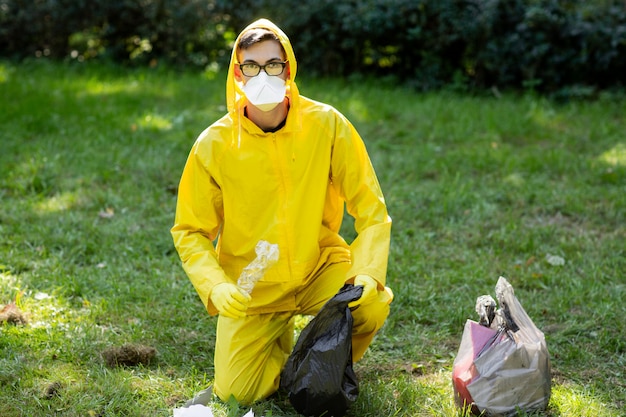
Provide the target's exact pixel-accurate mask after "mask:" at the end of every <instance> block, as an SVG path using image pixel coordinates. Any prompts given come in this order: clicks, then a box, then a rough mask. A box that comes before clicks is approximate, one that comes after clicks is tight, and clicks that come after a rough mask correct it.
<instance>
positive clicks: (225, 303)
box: [209, 282, 252, 319]
mask: <svg viewBox="0 0 626 417" xmlns="http://www.w3.org/2000/svg"><path fill="white" fill-rule="evenodd" d="M209 297H210V299H211V302H212V303H213V305H214V306H215V308H217V311H219V313H220V315H222V316H225V317H230V318H231V319H237V318H241V317H245V316H246V310H247V309H248V304H249V303H250V300H251V299H252V297H250V295H249V294H244V293H243V292H241V291H240V290H239V287H237V286H236V285H235V284H231V283H229V282H222V283H221V284H217V285H216V286H215V287H213V290H212V291H211V295H210V296H209Z"/></svg>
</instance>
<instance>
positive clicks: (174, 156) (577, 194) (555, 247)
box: [0, 62, 626, 417]
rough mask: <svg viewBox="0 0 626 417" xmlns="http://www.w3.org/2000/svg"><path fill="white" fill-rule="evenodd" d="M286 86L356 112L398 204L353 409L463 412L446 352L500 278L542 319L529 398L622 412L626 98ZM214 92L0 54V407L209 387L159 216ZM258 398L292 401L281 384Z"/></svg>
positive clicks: (177, 398)
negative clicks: (147, 350) (389, 294)
mask: <svg viewBox="0 0 626 417" xmlns="http://www.w3.org/2000/svg"><path fill="white" fill-rule="evenodd" d="M303 72H304V71H303ZM300 90H301V92H302V93H303V94H305V95H307V96H309V97H312V98H315V99H319V100H322V101H326V102H329V103H331V104H333V105H335V106H336V107H337V108H338V109H340V110H341V111H342V112H344V113H345V114H346V115H347V116H348V117H349V118H350V119H351V120H352V121H353V123H354V124H355V125H356V127H357V128H358V129H359V131H360V132H361V134H362V136H363V137H364V139H365V141H366V144H367V146H368V149H369V151H370V155H371V157H372V160H373V163H374V166H375V167H376V169H377V172H378V175H379V180H380V182H381V185H382V187H383V190H384V192H385V196H386V199H387V202H388V206H389V211H390V214H391V216H392V217H393V219H394V227H393V238H392V247H391V259H390V262H389V275H388V281H389V284H390V285H391V286H392V287H393V289H394V291H395V294H396V299H395V301H394V303H393V305H392V313H391V315H390V317H389V320H388V321H387V323H386V325H385V327H384V328H383V330H382V331H381V332H380V333H379V335H378V337H377V339H376V340H375V342H374V343H373V345H372V347H371V349H370V351H369V352H368V354H367V355H366V357H365V358H364V360H363V361H361V362H359V363H358V364H357V365H356V370H357V374H358V375H359V377H360V388H361V394H360V396H359V399H358V401H357V403H356V404H355V405H354V407H353V408H352V410H351V413H350V416H354V417H357V416H358V417H368V416H371V417H380V416H455V417H458V416H461V415H462V413H460V412H459V411H458V410H456V408H455V406H454V402H453V396H452V386H451V381H450V377H451V370H452V363H453V361H454V357H455V355H456V351H457V349H458V344H459V342H460V339H461V334H462V331H463V324H464V322H465V320H467V319H468V318H471V319H474V318H475V317H474V316H475V313H474V302H475V299H476V297H477V296H479V295H481V294H492V295H495V294H494V286H495V283H496V281H497V278H498V276H500V275H503V276H505V277H507V278H508V279H509V281H510V282H511V284H512V285H513V286H514V288H515V291H516V295H517V297H518V299H519V300H520V301H521V303H522V305H523V306H524V307H525V309H526V311H527V312H528V313H529V315H530V316H531V318H532V319H533V320H534V322H535V323H536V324H537V326H538V327H539V328H541V329H542V330H543V331H544V332H545V334H546V339H547V344H548V348H549V350H550V355H551V361H552V368H553V391H552V399H551V402H550V404H549V408H548V410H547V412H546V413H543V414H538V415H542V416H548V417H556V416H564V417H565V416H567V417H570V416H571V417H579V416H589V417H591V416H593V417H609V416H619V415H623V414H621V413H623V409H624V408H625V407H626V385H625V384H624V380H625V378H626V375H625V373H624V369H625V365H626V360H625V351H626V324H624V323H625V321H624V317H625V316H626V307H625V306H624V300H625V299H626V294H625V293H626V278H625V276H624V271H626V253H625V249H626V226H625V224H626V134H625V133H624V132H626V113H625V112H624V108H626V100H625V99H624V97H620V96H615V95H613V96H610V95H605V96H601V97H600V98H599V99H598V100H596V101H593V102H570V103H560V104H558V103H554V102H551V101H548V100H546V99H544V98H541V97H537V96H534V95H532V94H527V95H515V94H504V95H503V96H502V97H500V98H495V97H489V96H484V97H478V96H467V95H458V94H453V93H445V92H442V93H438V94H435V93H430V94H416V93H414V92H411V91H407V90H404V89H401V88H394V87H390V86H385V85H376V84H374V83H370V82H363V81H361V82H359V81H345V82H344V81H339V80H314V79H306V78H305V79H301V80H300ZM223 91H224V76H223V74H221V73H217V74H212V73H207V74H194V73H180V72H175V71H169V70H163V69H153V70H148V69H144V70H125V69H122V68H116V67H96V66H92V65H87V66H82V65H61V64H50V63H47V62H27V63H23V64H14V63H11V62H0V99H1V102H0V125H1V127H2V129H1V131H0V146H1V152H0V205H1V209H0V236H1V239H0V305H5V304H8V303H9V302H11V301H16V302H17V304H18V306H19V307H20V309H21V310H22V311H23V312H24V313H25V314H26V316H27V319H28V324H26V325H9V324H5V325H2V326H0V416H3V417H13V416H29V417H30V416H33V417H35V416H170V415H172V409H173V408H174V407H178V406H180V405H181V404H182V403H183V402H184V400H186V399H188V398H190V397H191V396H193V394H194V393H195V392H197V391H199V390H201V389H203V388H205V387H206V386H207V385H209V384H210V383H211V381H212V375H213V374H212V372H213V371H212V370H213V343H214V328H215V319H214V318H211V317H209V316H208V315H207V314H206V313H205V311H204V309H203V307H202V305H201V303H200V300H199V299H198V297H197V295H196V293H195V291H194V290H193V287H192V286H191V284H190V282H189V281H188V280H187V278H186V277H185V275H184V273H183V271H182V268H181V267H180V264H179V260H178V257H177V255H176V253H175V251H174V248H173V245H172V242H171V238H170V235H169V228H170V227H171V224H172V221H173V215H174V206H175V199H176V197H175V189H176V186H177V183H178V180H179V176H180V173H181V170H182V167H183V164H184V162H185V159H186V157H187V153H188V151H189V149H190V147H191V145H192V143H193V141H194V140H195V137H196V136H197V135H198V134H199V132H201V131H202V130H203V129H204V128H205V127H206V126H207V125H209V124H210V123H212V122H213V121H214V120H216V119H217V118H218V117H220V116H221V115H222V114H223V113H224V112H225V108H224V92H223ZM345 230H346V234H347V235H348V236H349V237H352V236H353V232H352V231H351V230H350V222H349V221H346V225H345ZM547 255H557V256H560V257H562V258H563V259H565V264H564V265H563V266H554V265H552V264H550V263H549V262H547V260H546V256H547ZM124 343H138V344H144V345H148V346H152V347H155V348H156V349H157V351H158V354H157V356H156V360H155V361H153V362H152V363H151V364H150V365H147V366H139V367H128V368H108V367H107V366H106V365H105V363H104V361H103V359H102V357H101V353H102V351H103V350H104V349H106V348H108V347H110V346H119V345H121V344H124ZM55 383H57V384H55ZM52 384H55V385H54V386H55V387H56V388H55V392H54V393H52V395H47V394H49V393H50V387H52V386H53V385H52ZM214 407H215V409H216V415H217V416H218V417H233V416H241V415H243V414H244V412H245V411H247V409H245V408H238V407H237V406H236V405H233V404H221V403H219V402H216V403H215V404H214ZM254 411H255V413H256V414H257V416H261V415H265V416H266V417H270V416H273V417H292V416H295V415H296V414H295V413H294V411H293V409H292V408H291V407H290V406H289V404H288V402H287V401H286V400H285V399H284V398H280V397H278V398H274V399H272V400H268V401H264V402H262V403H260V404H257V405H255V406H254Z"/></svg>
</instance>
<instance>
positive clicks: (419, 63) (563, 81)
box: [0, 0, 626, 95]
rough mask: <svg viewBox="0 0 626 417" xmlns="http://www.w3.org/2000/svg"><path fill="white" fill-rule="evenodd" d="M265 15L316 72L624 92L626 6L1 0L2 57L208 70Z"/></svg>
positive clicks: (426, 84)
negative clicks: (208, 67) (241, 35)
mask: <svg viewBox="0 0 626 417" xmlns="http://www.w3.org/2000/svg"><path fill="white" fill-rule="evenodd" d="M259 17H267V18H270V19H271V20H273V21H274V22H276V23H277V24H278V25H279V26H280V27H281V28H283V29H284V30H285V32H286V33H287V34H288V35H290V37H291V38H292V42H293V44H294V47H295V50H296V53H297V54H298V60H299V62H300V63H301V65H303V66H304V67H307V72H309V73H318V74H320V75H341V76H347V75H354V74H357V75H375V76H381V75H383V76H386V77H389V78H391V79H393V80H394V81H397V82H401V83H403V84H408V85H410V86H412V87H414V88H416V89H420V90H431V89H438V88H440V87H442V86H444V85H451V84H452V85H453V86H455V87H456V88H461V89H467V88H481V89H484V88H492V87H496V88H499V89H504V88H532V89H535V90H541V91H548V92H558V93H561V94H563V93H565V94H567V95H581V94H582V95H590V94H593V93H594V92H596V91H597V90H598V89H611V88H621V87H623V86H624V78H625V77H624V74H626V2H625V1H623V0H595V1H584V0H443V1H440V0H348V1H340V2H337V1H334V0H318V1H315V2H302V1H300V0H284V1H281V2H276V1H269V0H256V1H253V0H239V1H228V0H121V1H115V2H110V1H107V0H30V1H24V0H0V54H1V55H2V56H5V57H18V58H24V57H29V56H31V57H32V56H38V57H41V56H50V57H54V58H59V59H76V60H87V59H94V58H98V59H107V60H113V61H115V62H123V63H126V64H133V65H145V64H151V65H156V64H158V63H161V62H168V63H174V64H178V65H185V66H197V67H200V68H204V67H206V66H208V65H213V66H215V65H224V64H226V62H227V59H228V56H229V53H228V51H229V50H230V49H231V47H232V42H233V40H234V38H235V36H236V34H237V33H238V32H239V31H240V30H241V29H242V28H243V27H244V26H245V25H247V24H248V23H250V22H251V21H253V20H255V19H257V18H259Z"/></svg>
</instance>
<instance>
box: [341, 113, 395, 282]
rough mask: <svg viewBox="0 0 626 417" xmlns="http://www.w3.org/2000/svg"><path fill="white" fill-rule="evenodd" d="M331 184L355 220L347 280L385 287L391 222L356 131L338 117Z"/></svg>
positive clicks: (376, 180)
mask: <svg viewBox="0 0 626 417" xmlns="http://www.w3.org/2000/svg"><path fill="white" fill-rule="evenodd" d="M331 164H332V180H333V183H334V184H337V186H338V187H339V189H340V194H341V195H342V197H343V198H344V199H345V201H346V209H347V211H348V213H349V214H350V215H351V216H352V217H354V227H355V229H356V232H357V237H356V239H354V241H353V242H352V244H351V245H350V251H351V256H352V267H351V269H350V271H349V273H348V276H347V278H348V279H351V278H353V277H354V276H356V275H359V274H365V275H369V276H371V277H372V278H374V279H375V280H376V281H378V283H379V284H380V288H379V289H381V290H382V288H383V287H384V286H385V283H386V275H387V260H388V258H389V243H390V239H391V218H390V217H389V214H388V213H387V207H386V205H385V199H384V197H383V194H382V191H381V188H380V185H379V183H378V179H377V178H376V173H375V172H374V168H373V166H372V163H371V161H370V159H369V155H368V154H367V150H366V148H365V144H364V143H363V140H362V139H361V137H360V136H359V134H358V133H357V131H356V129H355V128H354V127H353V126H352V124H350V122H348V121H347V120H346V119H345V118H343V117H339V118H338V121H337V127H336V137H335V143H334V148H333V159H332V163H331Z"/></svg>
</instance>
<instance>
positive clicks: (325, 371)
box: [280, 284, 363, 417]
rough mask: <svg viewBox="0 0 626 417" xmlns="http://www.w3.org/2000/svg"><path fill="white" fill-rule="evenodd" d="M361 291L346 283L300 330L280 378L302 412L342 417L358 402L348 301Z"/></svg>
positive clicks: (291, 400)
mask: <svg viewBox="0 0 626 417" xmlns="http://www.w3.org/2000/svg"><path fill="white" fill-rule="evenodd" d="M362 293H363V287H362V286H354V285H351V284H346V285H344V286H343V288H341V290H339V292H338V293H337V294H336V295H335V296H334V297H333V298H331V299H330V300H329V301H328V302H327V303H326V304H324V306H323V307H322V308H321V310H320V311H319V313H318V314H317V316H315V317H314V318H313V319H312V320H311V321H310V322H309V324H308V325H307V326H306V327H305V328H304V329H303V330H302V332H301V333H300V337H299V338H298V341H297V343H296V346H295V347H294V350H293V352H292V353H291V355H290V356H289V359H288V360H287V363H286V365H285V368H284V369H283V371H282V374H281V381H280V386H281V388H283V389H285V390H287V391H288V393H289V401H290V402H291V405H292V406H293V407H294V408H295V409H296V411H298V412H299V413H300V414H304V415H305V416H320V415H324V416H325V417H330V416H335V417H340V416H343V415H344V414H345V413H346V411H347V410H348V408H349V407H350V405H351V404H352V403H354V401H356V399H357V396H358V394H359V384H358V381H357V378H356V375H355V373H354V369H353V368H352V323H353V321H352V313H351V312H350V308H348V303H350V302H351V301H354V300H358V299H359V298H360V297H361V294H362ZM324 413H325V414H324Z"/></svg>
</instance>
